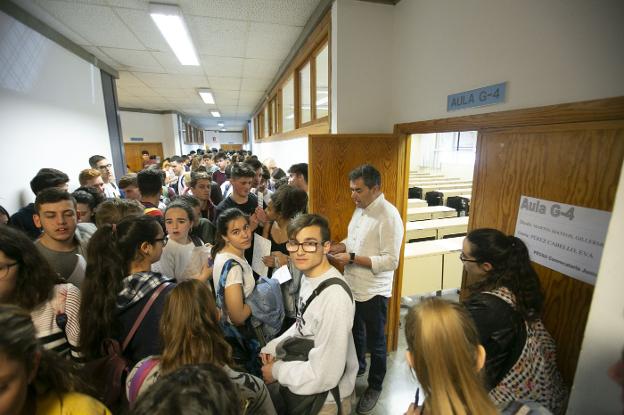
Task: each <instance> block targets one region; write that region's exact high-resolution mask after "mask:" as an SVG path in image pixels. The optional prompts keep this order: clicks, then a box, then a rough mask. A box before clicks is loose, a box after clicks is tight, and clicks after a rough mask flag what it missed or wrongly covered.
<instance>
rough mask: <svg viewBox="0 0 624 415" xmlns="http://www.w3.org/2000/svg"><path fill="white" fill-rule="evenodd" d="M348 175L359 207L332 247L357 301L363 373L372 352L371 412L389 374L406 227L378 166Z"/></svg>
mask: <svg viewBox="0 0 624 415" xmlns="http://www.w3.org/2000/svg"><path fill="white" fill-rule="evenodd" d="M349 181H350V188H351V198H352V199H353V201H354V202H355V206H356V208H355V211H354V212H353V216H352V217H351V222H349V230H348V236H347V238H346V239H345V240H344V241H342V242H341V243H338V244H333V245H332V247H331V250H330V253H331V254H332V255H333V258H334V259H335V260H336V261H337V262H338V263H340V264H341V265H344V276H345V279H346V280H347V282H348V283H349V286H350V287H351V289H352V290H353V297H354V298H355V301H356V307H355V321H354V323H353V339H354V341H355V347H356V349H357V355H358V361H359V366H360V369H359V371H358V375H360V376H361V375H364V373H365V371H366V360H365V353H366V351H367V350H368V352H370V355H371V367H370V370H369V373H368V388H367V389H366V391H365V392H364V395H362V398H361V399H360V401H359V403H358V407H357V413H358V414H367V413H370V412H372V411H373V409H374V407H375V405H376V404H377V400H378V399H379V395H380V393H381V389H382V384H383V379H384V376H385V374H386V335H385V324H386V314H387V310H388V299H389V298H390V296H391V295H392V280H393V277H394V270H395V269H396V268H397V266H398V264H399V255H400V251H401V243H402V241H403V229H404V227H403V222H402V220H401V215H400V214H399V212H398V210H397V209H396V208H395V207H394V206H393V205H392V204H391V203H390V202H388V201H387V200H386V199H385V198H384V195H383V193H382V192H381V174H380V173H379V171H378V170H377V169H376V168H375V167H373V166H371V165H369V164H365V165H362V166H359V167H356V168H355V169H354V170H353V171H351V173H349Z"/></svg>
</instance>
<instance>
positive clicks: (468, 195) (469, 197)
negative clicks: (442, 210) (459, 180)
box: [457, 194, 472, 201]
mask: <svg viewBox="0 0 624 415" xmlns="http://www.w3.org/2000/svg"><path fill="white" fill-rule="evenodd" d="M457 196H459V197H463V198H464V199H468V201H470V199H472V195H470V194H467V195H457Z"/></svg>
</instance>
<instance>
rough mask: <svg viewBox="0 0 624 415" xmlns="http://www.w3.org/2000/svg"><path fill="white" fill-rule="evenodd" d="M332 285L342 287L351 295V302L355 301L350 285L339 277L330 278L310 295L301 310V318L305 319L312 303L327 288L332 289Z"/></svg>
mask: <svg viewBox="0 0 624 415" xmlns="http://www.w3.org/2000/svg"><path fill="white" fill-rule="evenodd" d="M332 285H340V286H341V287H342V288H344V290H345V291H346V292H347V294H349V298H351V301H353V294H352V293H351V288H349V285H347V283H346V281H344V280H343V279H341V278H337V277H333V278H328V279H326V280H325V281H323V282H322V283H320V284H319V285H318V287H316V288H315V289H314V290H313V291H312V294H310V296H309V297H308V300H307V301H306V303H305V304H304V306H303V308H302V309H301V317H303V314H304V313H305V312H306V310H307V309H308V307H309V306H310V303H311V302H312V300H314V299H315V298H316V297H318V296H319V295H320V294H321V293H322V292H323V290H324V289H325V288H327V287H330V286H332Z"/></svg>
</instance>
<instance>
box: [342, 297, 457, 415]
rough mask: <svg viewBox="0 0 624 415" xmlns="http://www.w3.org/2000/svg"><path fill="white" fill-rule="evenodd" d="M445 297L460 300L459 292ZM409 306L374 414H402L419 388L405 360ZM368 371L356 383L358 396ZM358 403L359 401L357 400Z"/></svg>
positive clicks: (403, 313) (402, 317)
mask: <svg viewBox="0 0 624 415" xmlns="http://www.w3.org/2000/svg"><path fill="white" fill-rule="evenodd" d="M443 298H446V299H448V300H453V301H458V298H459V296H458V295H457V294H448V295H444V296H443ZM407 311H408V310H407V308H401V323H400V324H401V325H400V329H399V342H398V348H397V351H396V352H392V353H390V354H389V355H388V363H387V372H386V378H385V379H384V384H383V391H382V393H381V396H380V398H379V401H378V402H377V406H375V409H374V410H373V412H371V414H372V415H397V414H398V415H400V414H404V413H405V411H407V408H408V407H409V405H410V403H412V402H414V397H415V394H416V388H418V386H419V384H418V380H417V379H416V376H415V375H414V374H413V372H412V371H410V368H409V366H408V364H407V360H405V351H406V350H407V344H406V343H405V328H404V327H405V326H404V322H405V316H406V315H407ZM367 376H368V372H367V374H365V375H364V376H362V377H360V378H358V379H357V382H356V384H355V392H356V395H357V398H358V399H359V397H360V396H362V394H363V393H364V390H365V389H366V386H367V382H366V379H367ZM420 399H421V401H422V400H423V393H422V391H421V393H420ZM356 403H357V401H356ZM421 403H422V402H421ZM355 406H356V405H355V404H354V405H353V411H352V412H351V413H352V414H355V413H356V412H355Z"/></svg>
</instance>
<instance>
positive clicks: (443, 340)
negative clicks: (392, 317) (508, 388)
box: [405, 298, 499, 415]
mask: <svg viewBox="0 0 624 415" xmlns="http://www.w3.org/2000/svg"><path fill="white" fill-rule="evenodd" d="M405 337H406V340H407V349H408V350H407V352H406V355H407V360H408V362H409V364H410V366H411V367H412V368H413V369H414V371H415V372H416V377H417V378H418V381H419V382H420V384H421V385H422V387H423V389H424V393H425V403H424V405H423V407H421V408H415V407H414V404H413V405H412V406H411V407H410V410H408V414H412V413H414V414H420V413H426V414H427V415H429V414H433V415H448V414H455V415H468V414H479V415H489V414H498V413H499V412H498V410H497V408H496V406H494V404H493V403H492V401H491V400H490V399H489V397H488V394H487V391H486V390H485V387H484V386H483V381H482V379H481V376H480V374H479V371H480V370H481V368H482V367H483V364H484V362H485V350H484V349H483V346H481V345H480V344H479V335H478V333H477V330H476V328H475V326H474V324H473V323H472V321H471V319H470V316H469V315H468V313H467V312H466V311H465V310H464V308H463V307H462V306H461V305H459V304H457V303H452V302H450V301H446V300H442V299H439V298H427V299H425V300H423V301H422V302H421V303H420V304H418V305H416V306H414V307H413V308H412V309H411V310H410V311H409V313H408V315H407V320H406V322H405ZM416 404H417V402H416Z"/></svg>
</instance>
